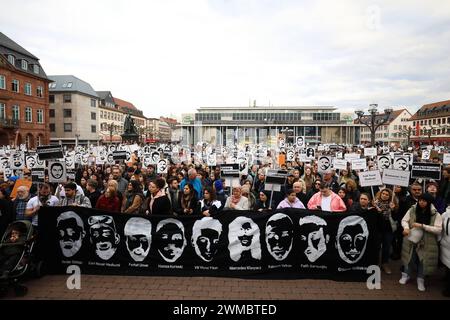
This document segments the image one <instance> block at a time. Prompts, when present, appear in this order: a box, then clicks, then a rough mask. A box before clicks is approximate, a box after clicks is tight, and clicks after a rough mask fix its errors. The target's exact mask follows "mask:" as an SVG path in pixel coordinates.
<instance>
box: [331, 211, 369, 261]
mask: <svg viewBox="0 0 450 320" xmlns="http://www.w3.org/2000/svg"><path fill="white" fill-rule="evenodd" d="M368 238H369V229H368V228H367V223H366V221H365V220H364V219H363V218H362V217H360V216H349V217H346V218H344V219H342V220H341V222H340V223H339V227H338V231H337V235H336V242H337V243H336V247H337V250H338V253H339V257H340V258H341V259H342V260H343V261H345V262H346V263H348V264H354V263H357V262H358V261H359V260H360V259H361V258H362V257H363V255H364V253H365V251H366V247H367V240H368Z"/></svg>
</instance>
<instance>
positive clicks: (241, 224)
mask: <svg viewBox="0 0 450 320" xmlns="http://www.w3.org/2000/svg"><path fill="white" fill-rule="evenodd" d="M259 236H260V231H259V227H258V225H257V224H256V223H255V222H254V221H253V220H252V219H250V218H247V217H237V218H236V219H234V220H233V221H232V222H231V223H230V225H229V232H228V242H229V244H228V250H229V251H230V258H231V260H233V261H239V260H241V258H242V256H243V255H246V256H250V257H251V258H253V259H257V260H261V243H260V240H259Z"/></svg>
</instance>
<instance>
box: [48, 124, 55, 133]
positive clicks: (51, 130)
mask: <svg viewBox="0 0 450 320" xmlns="http://www.w3.org/2000/svg"><path fill="white" fill-rule="evenodd" d="M49 127H50V132H55V131H56V130H55V124H54V123H50V125H49Z"/></svg>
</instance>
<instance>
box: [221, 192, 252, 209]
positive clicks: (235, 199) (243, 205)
mask: <svg viewBox="0 0 450 320" xmlns="http://www.w3.org/2000/svg"><path fill="white" fill-rule="evenodd" d="M232 189H233V191H232V194H231V196H230V197H228V199H227V201H226V202H225V209H227V210H249V202H248V199H247V198H246V197H244V196H242V190H241V187H240V186H238V187H233V188H232Z"/></svg>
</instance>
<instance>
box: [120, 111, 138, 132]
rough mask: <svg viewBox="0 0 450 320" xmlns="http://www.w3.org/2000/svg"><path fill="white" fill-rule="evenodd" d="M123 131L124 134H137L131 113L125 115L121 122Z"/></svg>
mask: <svg viewBox="0 0 450 320" xmlns="http://www.w3.org/2000/svg"><path fill="white" fill-rule="evenodd" d="M123 131H124V133H125V134H137V129H136V126H135V125H134V119H133V118H132V117H131V114H130V113H128V115H127V116H126V117H125V121H124V123H123Z"/></svg>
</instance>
